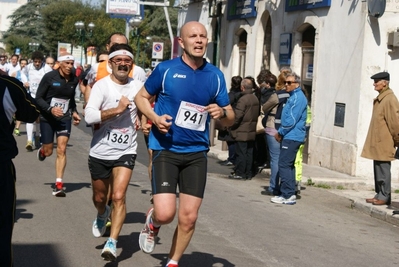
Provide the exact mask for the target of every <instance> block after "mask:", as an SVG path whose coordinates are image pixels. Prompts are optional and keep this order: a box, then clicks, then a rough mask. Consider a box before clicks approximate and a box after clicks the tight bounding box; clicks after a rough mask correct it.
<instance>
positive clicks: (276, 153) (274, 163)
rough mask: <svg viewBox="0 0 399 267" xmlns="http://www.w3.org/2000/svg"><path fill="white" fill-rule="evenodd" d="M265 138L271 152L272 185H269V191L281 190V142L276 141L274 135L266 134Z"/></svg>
mask: <svg viewBox="0 0 399 267" xmlns="http://www.w3.org/2000/svg"><path fill="white" fill-rule="evenodd" d="M265 139H266V142H267V145H268V146H269V152H270V170H271V174H270V185H269V189H268V191H269V192H272V193H273V191H274V192H276V191H277V192H279V191H280V187H279V182H280V178H279V174H278V158H279V157H280V143H279V142H277V141H276V138H274V135H269V134H266V135H265Z"/></svg>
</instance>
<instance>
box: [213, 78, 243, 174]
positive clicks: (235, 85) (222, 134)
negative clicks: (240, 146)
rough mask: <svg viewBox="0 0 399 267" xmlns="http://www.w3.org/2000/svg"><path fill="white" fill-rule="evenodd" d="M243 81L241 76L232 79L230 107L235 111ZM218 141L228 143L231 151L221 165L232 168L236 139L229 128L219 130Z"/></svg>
mask: <svg viewBox="0 0 399 267" xmlns="http://www.w3.org/2000/svg"><path fill="white" fill-rule="evenodd" d="M241 81H242V78H241V76H233V77H232V78H231V88H230V91H229V99H230V105H231V107H232V108H233V109H235V106H236V105H237V101H238V99H239V98H240V96H241V90H240V87H241ZM218 130H219V131H218V140H221V141H226V143H227V147H228V151H229V156H228V158H227V160H225V161H223V162H222V163H221V164H222V165H224V166H232V165H234V163H235V158H236V155H235V142H234V139H233V138H232V137H231V134H230V130H229V129H227V128H224V129H218Z"/></svg>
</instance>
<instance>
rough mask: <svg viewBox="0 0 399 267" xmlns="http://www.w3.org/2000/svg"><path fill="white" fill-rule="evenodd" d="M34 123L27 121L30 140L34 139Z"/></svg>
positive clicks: (27, 133) (27, 132)
mask: <svg viewBox="0 0 399 267" xmlns="http://www.w3.org/2000/svg"><path fill="white" fill-rule="evenodd" d="M33 127H34V124H33V123H27V124H26V135H27V136H28V141H31V142H32V141H33V139H32V136H33Z"/></svg>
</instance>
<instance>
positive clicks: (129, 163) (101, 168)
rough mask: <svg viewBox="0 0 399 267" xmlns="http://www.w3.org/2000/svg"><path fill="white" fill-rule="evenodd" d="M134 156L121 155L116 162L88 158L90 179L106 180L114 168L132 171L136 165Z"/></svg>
mask: <svg viewBox="0 0 399 267" xmlns="http://www.w3.org/2000/svg"><path fill="white" fill-rule="evenodd" d="M136 156H137V155H136V154H128V155H123V156H121V157H120V158H119V159H116V160H105V159H98V158H94V157H92V156H89V162H88V163H89V170H90V174H91V179H93V180H97V179H108V178H109V177H110V176H111V173H112V169H113V168H115V167H125V168H128V169H131V170H133V169H134V165H135V164H136Z"/></svg>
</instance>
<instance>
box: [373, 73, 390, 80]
mask: <svg viewBox="0 0 399 267" xmlns="http://www.w3.org/2000/svg"><path fill="white" fill-rule="evenodd" d="M370 78H371V79H373V80H386V81H389V73H388V72H385V71H383V72H379V73H376V74H374V75H373V76H371V77H370Z"/></svg>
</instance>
